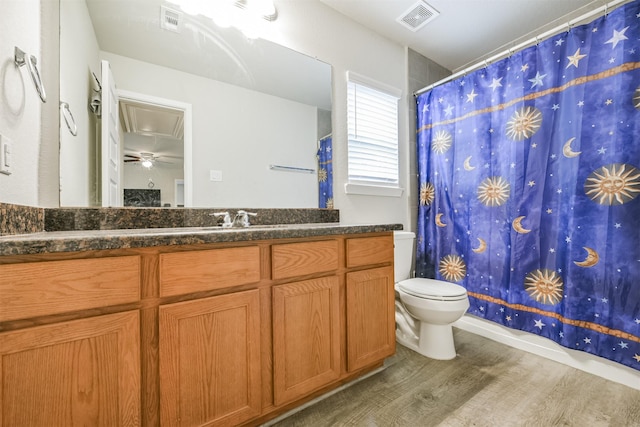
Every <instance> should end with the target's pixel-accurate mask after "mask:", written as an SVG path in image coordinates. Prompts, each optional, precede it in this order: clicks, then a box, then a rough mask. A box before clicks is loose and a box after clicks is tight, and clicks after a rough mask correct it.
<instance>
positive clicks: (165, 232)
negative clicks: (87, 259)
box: [0, 222, 402, 256]
mask: <svg viewBox="0 0 640 427" xmlns="http://www.w3.org/2000/svg"><path fill="white" fill-rule="evenodd" d="M401 229H402V224H371V225H366V224H365V225H349V224H340V223H336V222H332V223H311V224H276V225H255V226H251V227H249V228H222V227H178V228H143V229H118V230H81V231H52V232H39V233H31V234H19V235H11V236H0V256H6V255H29V254H42V253H51V252H75V251H91V250H103V249H126V248H143V247H150V246H166V245H191V244H201V243H218V242H238V241H248V240H269V239H289V238H297V237H311V236H324V235H327V236H330V235H340V234H358V233H373V232H383V231H392V230H401Z"/></svg>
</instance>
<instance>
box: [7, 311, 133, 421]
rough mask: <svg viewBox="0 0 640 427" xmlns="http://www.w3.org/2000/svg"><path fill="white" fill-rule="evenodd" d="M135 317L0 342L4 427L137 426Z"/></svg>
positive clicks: (42, 329) (78, 323) (50, 328)
mask: <svg viewBox="0 0 640 427" xmlns="http://www.w3.org/2000/svg"><path fill="white" fill-rule="evenodd" d="M139 334H140V321H139V314H138V312H137V311H129V312H125V313H117V314H109V315H104V316H98V317H93V318H89V319H82V320H75V321H70V322H64V323H58V324H55V325H47V326H38V327H34V328H29V329H25V330H20V331H14V332H6V333H2V334H0V358H1V361H0V379H1V381H2V384H0V391H1V392H0V400H1V405H2V406H1V407H0V425H2V426H138V425H140V338H139Z"/></svg>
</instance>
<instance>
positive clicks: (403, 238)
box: [393, 231, 416, 283]
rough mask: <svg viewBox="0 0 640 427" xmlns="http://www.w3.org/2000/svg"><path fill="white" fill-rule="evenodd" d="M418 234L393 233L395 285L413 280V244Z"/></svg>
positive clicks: (406, 232)
mask: <svg viewBox="0 0 640 427" xmlns="http://www.w3.org/2000/svg"><path fill="white" fill-rule="evenodd" d="M415 239H416V234H415V233H413V232H411V231H394V232H393V264H394V273H395V283H398V282H400V281H402V280H406V279H409V278H411V265H412V264H413V242H414V240H415Z"/></svg>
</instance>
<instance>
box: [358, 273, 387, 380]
mask: <svg viewBox="0 0 640 427" xmlns="http://www.w3.org/2000/svg"><path fill="white" fill-rule="evenodd" d="M394 304H395V292H394V289H393V268H392V267H382V268H375V269H371V270H363V271H357V272H353V273H348V274H347V369H348V370H349V371H354V370H357V369H360V368H363V367H365V366H367V365H370V364H372V363H374V362H376V361H380V360H382V359H384V358H385V357H388V356H391V355H392V354H394V353H395V351H396V337H395V306H394Z"/></svg>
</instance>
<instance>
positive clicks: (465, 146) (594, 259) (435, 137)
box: [417, 1, 640, 370]
mask: <svg viewBox="0 0 640 427" xmlns="http://www.w3.org/2000/svg"><path fill="white" fill-rule="evenodd" d="M417 103H418V162H419V182H420V199H419V200H420V206H419V215H418V223H417V232H418V233H417V234H418V245H417V273H418V275H419V276H421V277H436V278H439V279H442V280H446V281H449V282H455V283H458V284H461V285H463V286H464V287H466V288H467V290H468V293H469V295H470V300H471V307H470V309H469V313H471V314H473V315H475V316H479V317H482V318H485V319H487V320H491V321H494V322H497V323H500V324H502V325H504V326H507V327H510V328H515V329H519V330H523V331H527V332H530V333H533V334H536V335H540V336H544V337H547V338H550V339H552V340H554V341H556V342H558V343H559V344H561V345H563V346H565V347H568V348H571V349H574V350H582V351H585V352H588V353H592V354H595V355H598V356H601V357H605V358H608V359H610V360H613V361H616V362H619V363H621V364H623V365H627V366H630V367H632V368H635V369H639V370H640V197H638V195H639V194H640V2H639V1H635V2H632V3H628V4H626V5H624V6H621V7H619V8H617V9H616V10H614V11H611V12H610V13H609V14H608V15H607V16H603V17H600V18H598V19H596V20H594V21H593V22H591V23H589V24H586V25H582V26H579V27H575V28H571V29H569V30H568V31H567V32H563V33H561V34H557V35H555V36H553V37H551V38H549V39H547V40H544V41H541V42H539V43H538V44H537V45H535V46H532V47H530V48H527V49H525V50H522V51H520V52H516V53H513V54H512V55H511V56H510V57H508V58H506V59H504V60H501V61H499V62H496V63H493V64H490V65H488V66H486V67H485V68H483V69H479V70H478V71H475V72H473V73H470V74H468V75H466V76H464V77H461V78H459V79H457V80H454V81H451V82H449V83H446V84H443V85H441V86H438V87H436V88H434V89H432V90H431V91H429V92H427V93H424V94H422V95H420V96H419V97H418V100H417Z"/></svg>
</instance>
